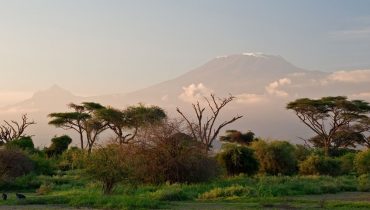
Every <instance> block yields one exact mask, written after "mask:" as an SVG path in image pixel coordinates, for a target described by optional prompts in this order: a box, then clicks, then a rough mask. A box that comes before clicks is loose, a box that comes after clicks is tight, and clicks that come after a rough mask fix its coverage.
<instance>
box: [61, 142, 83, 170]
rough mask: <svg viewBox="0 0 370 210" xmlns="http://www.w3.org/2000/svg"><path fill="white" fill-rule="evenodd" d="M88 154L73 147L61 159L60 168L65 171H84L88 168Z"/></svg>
mask: <svg viewBox="0 0 370 210" xmlns="http://www.w3.org/2000/svg"><path fill="white" fill-rule="evenodd" d="M87 156H88V154H87V153H86V152H85V151H84V150H82V149H79V148H77V147H71V148H69V149H68V150H67V151H65V152H63V154H62V155H61V156H60V158H59V163H58V168H59V169H60V170H63V171H67V170H74V169H83V168H85V167H86V162H87Z"/></svg>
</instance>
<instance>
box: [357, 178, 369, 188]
mask: <svg viewBox="0 0 370 210" xmlns="http://www.w3.org/2000/svg"><path fill="white" fill-rule="evenodd" d="M357 189H358V190H359V191H365V192H369V191H370V174H362V175H360V176H359V177H358V178H357Z"/></svg>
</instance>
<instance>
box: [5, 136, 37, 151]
mask: <svg viewBox="0 0 370 210" xmlns="http://www.w3.org/2000/svg"><path fill="white" fill-rule="evenodd" d="M5 145H6V148H8V149H11V148H19V149H21V150H27V151H33V150H34V149H35V145H34V144H33V141H32V138H31V137H30V136H24V137H19V138H18V139H15V140H13V141H10V142H9V143H7V144H5Z"/></svg>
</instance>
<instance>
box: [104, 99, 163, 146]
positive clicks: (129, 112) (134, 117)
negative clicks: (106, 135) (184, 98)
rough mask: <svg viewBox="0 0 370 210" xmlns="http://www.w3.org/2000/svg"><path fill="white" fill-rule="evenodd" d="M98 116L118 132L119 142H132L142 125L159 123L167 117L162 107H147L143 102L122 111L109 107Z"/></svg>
mask: <svg viewBox="0 0 370 210" xmlns="http://www.w3.org/2000/svg"><path fill="white" fill-rule="evenodd" d="M97 116H98V118H100V119H102V120H104V121H105V122H106V123H107V126H108V127H109V128H110V129H111V130H112V131H113V132H114V133H115V134H116V136H117V138H116V140H117V141H118V142H119V144H127V143H129V142H131V141H132V140H133V139H134V138H135V136H136V135H137V132H138V129H139V128H140V127H145V126H147V125H150V124H155V123H159V122H161V121H162V120H164V119H165V118H166V117H167V116H166V113H165V112H164V110H163V109H161V108H160V107H157V106H150V107H146V106H144V105H142V104H139V105H138V106H129V107H127V108H126V109H125V110H122V111H121V110H118V109H115V108H112V107H108V108H106V109H101V110H99V111H98V112H97Z"/></svg>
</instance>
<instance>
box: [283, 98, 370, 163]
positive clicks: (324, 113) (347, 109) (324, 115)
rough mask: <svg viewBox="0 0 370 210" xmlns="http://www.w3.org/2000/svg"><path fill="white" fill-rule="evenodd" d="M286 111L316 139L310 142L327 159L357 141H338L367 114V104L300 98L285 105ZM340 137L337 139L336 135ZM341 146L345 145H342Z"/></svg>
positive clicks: (368, 106) (369, 110)
mask: <svg viewBox="0 0 370 210" xmlns="http://www.w3.org/2000/svg"><path fill="white" fill-rule="evenodd" d="M287 109H291V110H293V111H295V113H296V115H297V117H298V118H299V119H300V120H301V121H302V122H303V123H304V124H305V125H307V126H308V127H309V128H310V129H311V130H312V131H314V132H315V133H316V134H317V135H318V136H319V137H318V138H316V139H314V140H312V142H313V143H314V144H315V145H317V146H320V147H323V148H324V150H325V155H326V156H328V155H329V152H330V150H331V149H332V148H333V147H335V146H347V145H353V144H354V143H355V142H348V140H350V141H352V140H353V141H354V140H356V139H357V138H344V143H343V142H340V143H339V142H338V141H342V140H343V138H341V137H338V135H339V134H340V132H341V131H343V129H344V128H348V127H349V126H351V128H354V127H358V125H359V124H361V122H364V119H368V116H366V114H367V113H369V112H370V105H369V103H367V102H365V101H361V100H351V101H350V100H348V99H347V97H344V96H336V97H323V98H321V99H309V98H301V99H297V100H295V101H292V102H290V103H288V105H287ZM336 136H337V137H336ZM339 136H340V135H339ZM343 144H344V145H343Z"/></svg>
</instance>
